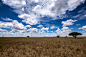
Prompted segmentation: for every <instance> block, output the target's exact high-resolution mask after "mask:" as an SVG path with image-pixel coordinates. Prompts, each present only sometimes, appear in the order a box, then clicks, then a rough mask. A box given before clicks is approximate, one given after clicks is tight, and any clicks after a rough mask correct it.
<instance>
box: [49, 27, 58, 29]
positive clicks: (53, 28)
mask: <svg viewBox="0 0 86 57" xmlns="http://www.w3.org/2000/svg"><path fill="white" fill-rule="evenodd" d="M54 28H58V27H55V26H51V28H50V29H54Z"/></svg>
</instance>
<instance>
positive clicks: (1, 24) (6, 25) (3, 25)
mask: <svg viewBox="0 0 86 57" xmlns="http://www.w3.org/2000/svg"><path fill="white" fill-rule="evenodd" d="M0 27H1V28H12V27H13V24H12V23H11V22H0Z"/></svg>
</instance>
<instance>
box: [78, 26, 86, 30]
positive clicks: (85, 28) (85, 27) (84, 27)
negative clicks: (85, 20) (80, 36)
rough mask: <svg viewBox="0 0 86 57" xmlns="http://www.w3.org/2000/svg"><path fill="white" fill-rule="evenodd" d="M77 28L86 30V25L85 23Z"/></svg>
mask: <svg viewBox="0 0 86 57" xmlns="http://www.w3.org/2000/svg"><path fill="white" fill-rule="evenodd" d="M78 29H83V30H85V31H86V25H85V26H83V27H81V28H78Z"/></svg>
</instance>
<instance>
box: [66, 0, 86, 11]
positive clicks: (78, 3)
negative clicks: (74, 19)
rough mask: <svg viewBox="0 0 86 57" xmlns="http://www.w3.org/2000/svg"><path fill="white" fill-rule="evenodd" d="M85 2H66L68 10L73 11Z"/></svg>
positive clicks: (74, 0) (77, 0)
mask: <svg viewBox="0 0 86 57" xmlns="http://www.w3.org/2000/svg"><path fill="white" fill-rule="evenodd" d="M84 2H85V0H69V1H68V7H69V10H71V11H72V10H74V9H75V8H76V7H77V6H78V5H80V4H81V3H84Z"/></svg>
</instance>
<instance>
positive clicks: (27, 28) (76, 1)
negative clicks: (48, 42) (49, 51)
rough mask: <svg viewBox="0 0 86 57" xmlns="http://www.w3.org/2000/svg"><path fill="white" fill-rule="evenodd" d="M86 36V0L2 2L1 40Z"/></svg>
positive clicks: (0, 11) (13, 0) (5, 0)
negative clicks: (71, 35) (2, 38)
mask: <svg viewBox="0 0 86 57" xmlns="http://www.w3.org/2000/svg"><path fill="white" fill-rule="evenodd" d="M70 32H81V33H82V34H83V35H82V36H86V0H0V37H2V36H5V37H26V36H28V35H29V36H30V37H55V36H57V35H60V36H66V35H67V36H68V34H69V33H70Z"/></svg>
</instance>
